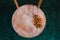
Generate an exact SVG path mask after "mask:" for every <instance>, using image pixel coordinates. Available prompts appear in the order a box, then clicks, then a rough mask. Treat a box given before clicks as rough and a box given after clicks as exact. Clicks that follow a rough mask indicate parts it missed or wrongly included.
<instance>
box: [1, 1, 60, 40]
mask: <svg viewBox="0 0 60 40" xmlns="http://www.w3.org/2000/svg"><path fill="white" fill-rule="evenodd" d="M18 2H19V5H20V6H21V5H24V4H34V5H37V3H38V0H18ZM55 7H56V1H55V0H43V3H42V5H41V9H42V10H43V11H44V13H45V15H46V20H47V23H46V27H45V29H44V31H43V32H42V33H41V34H40V35H39V36H37V37H35V38H30V39H27V38H23V37H21V36H18V35H17V33H16V32H15V31H14V30H13V28H12V24H11V18H12V15H13V12H14V11H15V10H16V7H15V5H14V3H13V0H0V40H60V39H59V36H60V35H59V33H57V32H59V28H56V27H55V22H56V9H55ZM57 11H58V9H57ZM58 13H59V11H58ZM57 17H60V16H59V15H58V16H57ZM57 21H58V22H59V20H58V18H57ZM58 27H59V24H58ZM56 29H57V31H56Z"/></svg>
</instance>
